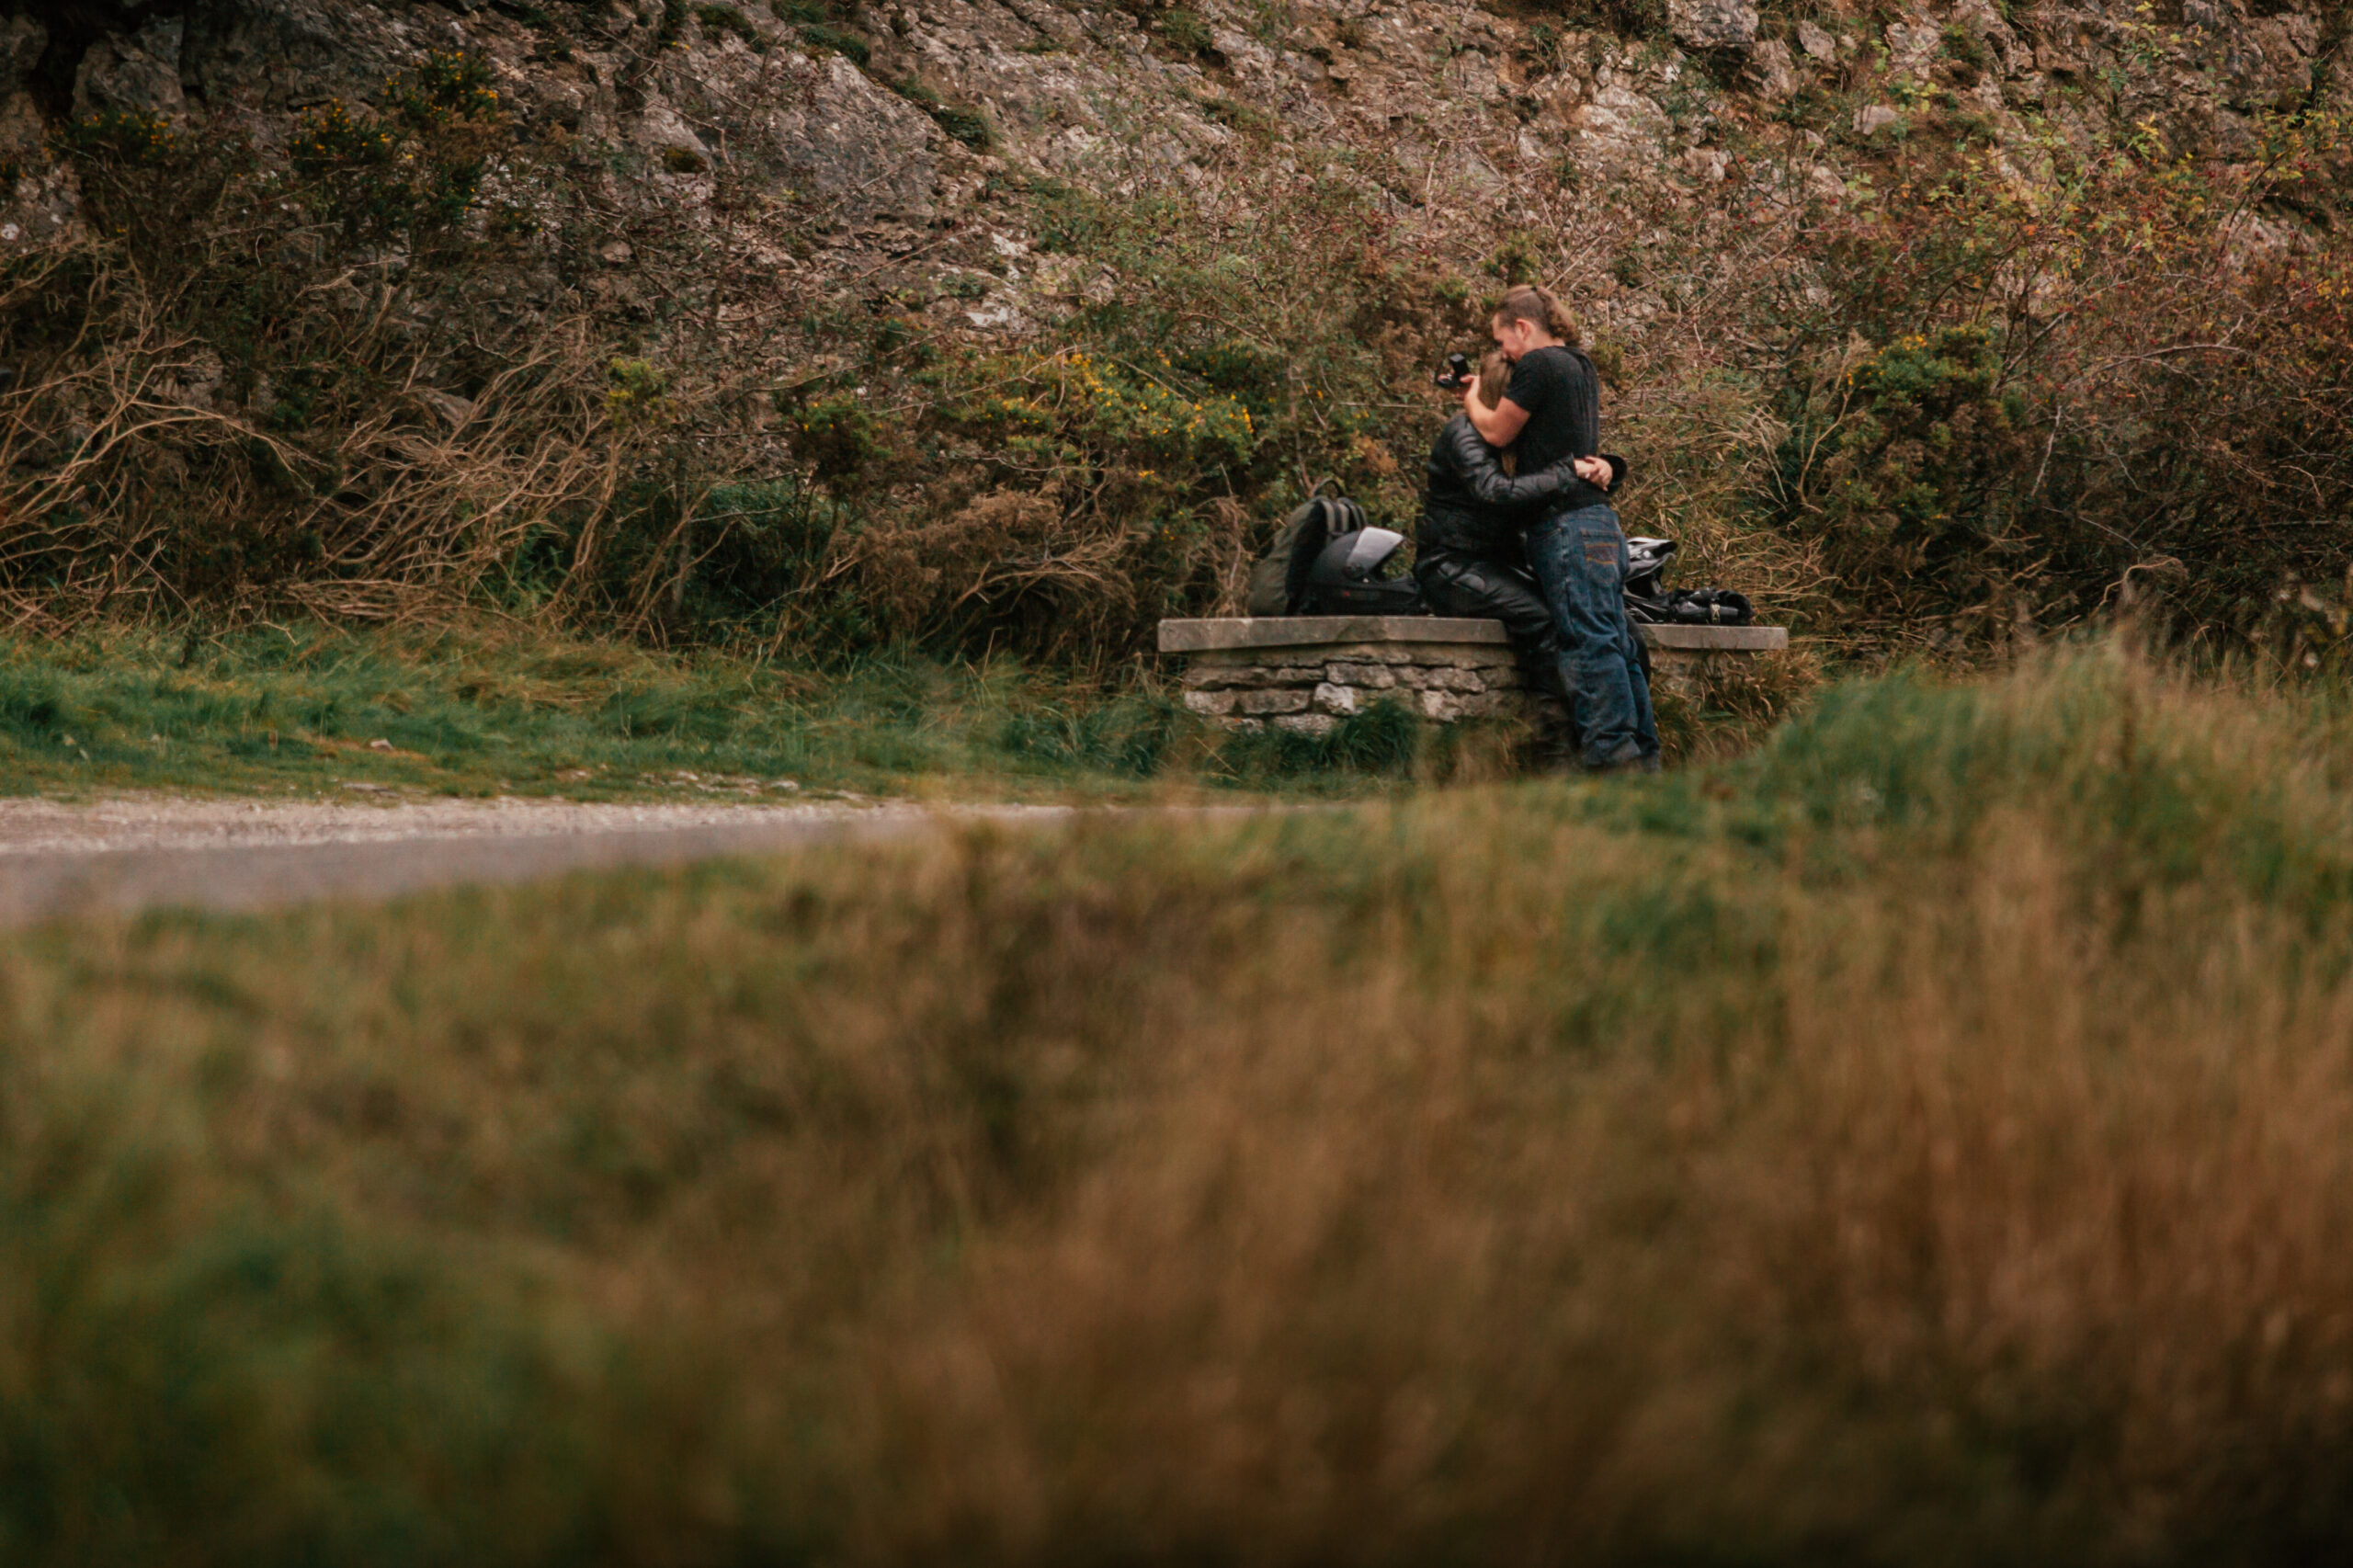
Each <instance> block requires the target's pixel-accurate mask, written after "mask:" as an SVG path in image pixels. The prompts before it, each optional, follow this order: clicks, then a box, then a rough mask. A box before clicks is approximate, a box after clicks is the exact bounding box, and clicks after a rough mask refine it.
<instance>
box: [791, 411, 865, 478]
mask: <svg viewBox="0 0 2353 1568" xmlns="http://www.w3.org/2000/svg"><path fill="white" fill-rule="evenodd" d="M793 425H794V427H795V428H796V429H797V430H798V431H799V432H800V438H799V439H798V440H797V441H795V442H794V443H793V445H794V449H795V450H796V452H797V453H798V454H799V455H800V456H801V458H803V459H804V460H807V461H808V462H809V463H811V464H812V465H813V468H814V469H815V472H816V473H817V476H818V477H819V478H821V479H838V478H843V477H846V476H847V475H850V474H854V473H856V472H858V471H859V470H860V469H862V468H863V467H865V466H866V462H867V460H868V459H870V458H871V457H872V456H873V455H874V453H875V451H876V449H877V446H876V441H875V435H874V416H873V415H872V414H871V413H870V411H869V410H868V408H867V406H866V401H865V399H863V398H861V397H859V396H858V394H857V393H855V392H835V393H834V394H832V395H831V396H828V397H821V398H817V399H815V400H814V401H813V402H812V403H809V405H808V406H807V407H805V408H803V409H802V410H801V415H800V417H799V418H798V419H796V420H794V422H793Z"/></svg>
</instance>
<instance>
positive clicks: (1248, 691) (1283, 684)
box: [1160, 615, 1790, 734]
mask: <svg viewBox="0 0 2353 1568" xmlns="http://www.w3.org/2000/svg"><path fill="white" fill-rule="evenodd" d="M1634 630H1635V631H1638V632H1639V633H1641V635H1642V637H1643V641H1644V642H1647V643H1649V644H1650V649H1651V671H1652V675H1651V678H1652V680H1653V681H1654V684H1656V685H1657V686H1659V687H1664V688H1665V689H1667V690H1670V691H1676V692H1678V693H1680V694H1682V695H1683V696H1685V697H1688V698H1691V699H1698V698H1699V697H1700V696H1701V695H1702V693H1703V692H1704V689H1705V687H1706V686H1707V683H1708V681H1709V680H1710V679H1711V677H1712V676H1715V675H1716V674H1718V673H1720V672H1722V670H1723V669H1724V668H1725V667H1726V666H1727V665H1745V664H1746V663H1747V662H1748V661H1750V660H1752V659H1755V658H1756V656H1757V655H1758V654H1760V653H1774V652H1778V651H1779V650H1780V649H1783V648H1786V647H1788V646H1789V645H1790V634H1789V633H1788V632H1787V631H1783V630H1782V629H1781V628H1780V627H1778V626H1638V627H1636V628H1635V629H1634ZM1160 651H1161V652H1162V653H1172V654H1180V655H1182V656H1183V657H1184V659H1185V661H1186V669H1185V675H1184V684H1185V706H1186V707H1188V708H1189V709H1191V710H1193V711H1194V712H1196V713H1199V714H1200V715H1202V716H1203V717H1204V718H1207V719H1209V720H1211V722H1215V723H1218V724H1222V725H1223V726H1225V727H1226V728H1228V729H1234V730H1255V729H1258V728H1260V727H1262V726H1264V725H1266V724H1269V723H1271V724H1274V725H1276V726H1277V727H1279V728H1281V729H1286V730H1296V731H1299V732H1301V733H1305V734H1322V733H1324V732H1326V731H1328V730H1330V729H1331V728H1332V727H1333V726H1334V725H1335V724H1337V723H1338V722H1340V720H1341V719H1343V718H1344V717H1346V716H1347V715H1348V714H1350V713H1354V712H1357V711H1358V710H1362V709H1364V708H1366V707H1369V706H1370V705H1371V704H1372V703H1374V702H1377V701H1380V700H1381V699H1384V698H1385V699H1390V700H1392V701H1400V702H1403V703H1404V704H1405V705H1406V706H1407V707H1408V708H1410V709H1411V710H1413V711H1415V712H1416V713H1419V714H1420V715H1421V716H1422V717H1423V718H1425V719H1428V720H1430V721H1432V722H1437V723H1441V724H1450V723H1453V722H1456V721H1458V720H1461V719H1472V718H1485V717H1498V718H1504V717H1529V718H1541V717H1543V715H1542V714H1540V713H1531V712H1530V711H1529V703H1528V701H1527V699H1526V698H1525V696H1524V694H1523V693H1522V691H1521V681H1520V675H1519V668H1518V665H1517V664H1516V663H1515V662H1514V660H1513V657H1512V651H1511V642H1510V640H1509V639H1508V638H1506V636H1505V634H1504V628H1503V623H1502V622H1501V621H1496V620H1455V619H1449V618H1448V617H1445V616H1436V615H1300V616H1279V617H1267V618H1263V619H1223V620H1164V621H1162V622H1161V623H1160ZM1545 706H1547V707H1552V708H1553V709H1555V710H1557V706H1558V705H1557V704H1551V703H1547V704H1545Z"/></svg>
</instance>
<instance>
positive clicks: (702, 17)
mask: <svg viewBox="0 0 2353 1568" xmlns="http://www.w3.org/2000/svg"><path fill="white" fill-rule="evenodd" d="M695 20H697V21H699V22H700V23H701V24H702V26H703V30H704V31H705V32H711V33H733V34H734V35H735V36H736V37H737V38H739V39H742V40H744V42H745V44H746V45H748V46H749V47H750V49H751V51H752V52H753V53H755V54H766V53H767V49H768V40H767V39H766V38H765V37H763V36H761V33H760V29H759V28H756V27H754V26H753V25H752V20H751V18H750V17H746V16H745V15H744V13H743V12H741V11H739V10H737V9H736V8H735V7H734V6H696V7H695Z"/></svg>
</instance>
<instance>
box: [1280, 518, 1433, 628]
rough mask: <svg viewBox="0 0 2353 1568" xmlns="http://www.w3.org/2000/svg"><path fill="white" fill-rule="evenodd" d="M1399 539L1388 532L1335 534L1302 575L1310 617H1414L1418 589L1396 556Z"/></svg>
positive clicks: (1419, 602) (1362, 530)
mask: <svg viewBox="0 0 2353 1568" xmlns="http://www.w3.org/2000/svg"><path fill="white" fill-rule="evenodd" d="M1404 542H1405V536H1404V534H1401V533H1398V532H1396V531H1395V530H1393V529H1391V528H1355V529H1352V530H1350V531H1349V532H1347V533H1344V534H1335V535H1333V536H1332V539H1331V541H1330V542H1329V543H1327V544H1325V545H1324V549H1323V551H1321V552H1320V553H1318V554H1317V556H1316V557H1315V564H1314V566H1313V568H1312V569H1311V570H1310V571H1309V572H1308V574H1307V594H1306V598H1307V606H1306V609H1307V613H1308V614H1310V615H1416V614H1419V613H1420V611H1421V608H1422V590H1421V585H1419V584H1417V583H1415V581H1414V579H1413V577H1412V576H1411V575H1410V574H1408V573H1407V572H1406V570H1405V562H1404V557H1402V556H1401V555H1399V553H1398V551H1399V549H1400V547H1402V546H1403V545H1404Z"/></svg>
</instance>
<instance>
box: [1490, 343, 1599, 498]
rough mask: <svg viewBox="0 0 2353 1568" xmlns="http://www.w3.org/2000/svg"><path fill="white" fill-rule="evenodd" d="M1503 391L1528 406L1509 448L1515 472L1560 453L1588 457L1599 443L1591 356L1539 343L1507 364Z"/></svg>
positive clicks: (1532, 467)
mask: <svg viewBox="0 0 2353 1568" xmlns="http://www.w3.org/2000/svg"><path fill="white" fill-rule="evenodd" d="M1504 395H1505V396H1506V397H1507V398H1509V399H1511V400H1512V402H1514V403H1518V404H1519V406H1520V407H1522V408H1524V409H1526V410H1528V424H1527V425H1526V426H1524V427H1522V429H1521V430H1520V432H1519V439H1518V440H1517V441H1515V442H1514V443H1513V444H1512V449H1513V450H1514V451H1516V452H1518V454H1519V472H1522V473H1534V472H1537V470H1539V469H1545V468H1550V467H1552V465H1553V464H1554V463H1556V462H1559V461H1560V460H1562V459H1563V458H1589V457H1591V456H1593V455H1594V453H1595V452H1596V451H1597V450H1598V449H1600V446H1601V389H1600V386H1599V384H1598V383H1597V381H1596V380H1595V378H1594V374H1593V361H1592V360H1590V359H1588V358H1586V357H1585V356H1584V355H1583V354H1580V353H1579V352H1577V351H1576V350H1575V349H1574V348H1567V347H1556V348H1538V349H1534V350H1532V351H1530V352H1529V353H1526V354H1523V355H1521V356H1520V357H1519V362H1518V364H1516V365H1514V366H1513V367H1512V370H1511V384H1510V385H1509V386H1508V387H1506V389H1505V390H1504Z"/></svg>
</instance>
